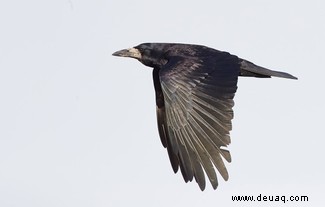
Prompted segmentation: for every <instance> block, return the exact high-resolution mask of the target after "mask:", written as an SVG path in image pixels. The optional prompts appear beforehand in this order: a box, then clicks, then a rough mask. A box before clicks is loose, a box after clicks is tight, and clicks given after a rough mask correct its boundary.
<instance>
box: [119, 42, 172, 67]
mask: <svg viewBox="0 0 325 207" xmlns="http://www.w3.org/2000/svg"><path fill="white" fill-rule="evenodd" d="M165 45H166V44H163V43H143V44H140V45H138V46H135V47H132V48H129V49H124V50H119V51H117V52H114V53H113V55H114V56H120V57H130V58H135V59H137V60H139V61H140V62H141V63H142V64H144V65H146V66H149V67H161V66H162V65H164V64H166V63H167V62H168V59H167V56H166V51H165V50H164V48H165Z"/></svg>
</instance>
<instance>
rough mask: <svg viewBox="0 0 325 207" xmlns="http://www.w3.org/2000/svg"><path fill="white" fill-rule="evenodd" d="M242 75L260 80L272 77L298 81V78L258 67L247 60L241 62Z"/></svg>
mask: <svg viewBox="0 0 325 207" xmlns="http://www.w3.org/2000/svg"><path fill="white" fill-rule="evenodd" d="M240 75H241V76H253V77H259V78H270V77H271V76H274V77H280V78H289V79H298V78H297V77H295V76H293V75H291V74H289V73H285V72H280V71H274V70H269V69H267V68H263V67H261V66H257V65H255V64H254V63H252V62H249V61H247V60H243V59H242V60H241V62H240Z"/></svg>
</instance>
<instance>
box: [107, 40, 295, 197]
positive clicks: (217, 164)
mask: <svg viewBox="0 0 325 207" xmlns="http://www.w3.org/2000/svg"><path fill="white" fill-rule="evenodd" d="M112 55H113V56H119V57H129V58H134V59H137V60H138V61H140V62H141V63H142V64H144V65H145V66H148V67H151V68H153V84H154V90H155V98H156V114H157V124H158V132H159V137H160V140H161V143H162V145H163V146H164V147H165V148H166V149H167V153H168V156H169V160H170V163H171V166H172V169H173V171H174V173H177V172H178V170H179V169H180V171H181V174H182V176H183V178H184V181H185V182H186V183H187V182H189V181H193V178H194V179H195V181H196V182H197V184H198V186H199V188H200V189H201V191H204V190H205V187H206V179H205V178H206V177H207V178H208V179H209V181H210V183H211V185H212V187H213V189H216V188H217V187H218V179H217V173H216V172H217V171H218V172H219V174H220V175H221V177H222V178H223V179H224V180H225V181H227V180H228V178H229V174H228V171H227V169H226V166H225V162H224V161H227V162H228V163H230V162H231V160H232V158H231V155H230V152H229V150H228V149H227V146H228V145H229V144H230V142H231V140H230V131H231V130H232V123H231V121H232V119H233V117H234V113H233V106H234V100H233V99H234V96H235V93H236V91H237V81H238V77H239V76H244V77H256V78H270V77H280V78H287V79H297V77H295V76H293V75H291V74H288V73H285V72H280V71H274V70H270V69H267V68H264V67H261V66H258V65H255V64H254V63H252V62H250V61H247V60H245V59H242V58H239V57H237V56H236V55H232V54H230V53H229V52H225V51H219V50H216V49H213V48H210V47H207V46H203V45H195V44H184V43H142V44H140V45H138V46H135V47H132V48H129V49H123V50H119V51H117V52H114V53H113V54H112Z"/></svg>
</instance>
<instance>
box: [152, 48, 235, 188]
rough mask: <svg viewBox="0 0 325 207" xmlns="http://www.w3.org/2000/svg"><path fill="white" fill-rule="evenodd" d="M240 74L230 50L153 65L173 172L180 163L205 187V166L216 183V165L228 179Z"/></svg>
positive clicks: (186, 174)
mask: <svg viewBox="0 0 325 207" xmlns="http://www.w3.org/2000/svg"><path fill="white" fill-rule="evenodd" d="M238 74H239V63H238V58H237V57H236V56H232V55H230V54H229V53H225V52H220V53H218V55H216V56H215V57H214V56H213V57H202V58H200V59H193V58H192V59H186V58H171V59H170V60H169V62H168V63H167V64H166V65H165V66H164V67H163V68H161V69H160V70H159V71H158V70H157V69H155V70H154V82H155V88H156V98H157V99H156V100H157V118H158V128H159V134H160V138H161V141H162V143H163V145H164V147H167V150H168V154H169V157H170V161H171V164H172V167H173V169H174V172H177V170H178V166H180V169H181V172H182V175H183V177H184V180H185V182H188V181H192V179H193V177H194V178H195V180H196V182H197V183H198V185H199V186H200V188H201V190H204V188H205V177H204V171H205V172H206V174H207V176H208V178H209V180H210V182H211V184H212V186H213V188H214V189H216V188H217V186H218V181H217V176H216V172H215V169H214V166H215V167H216V168H217V169H218V171H219V173H220V174H221V176H222V177H223V178H224V180H228V172H227V169H226V167H225V165H224V162H223V159H222V158H221V157H223V158H224V159H225V160H227V161H228V162H231V156H230V153H229V151H228V150H227V149H225V147H226V146H227V145H228V144H229V143H230V136H229V131H230V130H231V127H232V126H231V120H232V118H233V110H232V107H233V106H234V101H233V97H234V95H235V92H236V90H237V79H238ZM157 78H159V82H160V85H159V82H158V80H157ZM155 79H156V81H155ZM202 167H203V169H202ZM203 170H204V171H203Z"/></svg>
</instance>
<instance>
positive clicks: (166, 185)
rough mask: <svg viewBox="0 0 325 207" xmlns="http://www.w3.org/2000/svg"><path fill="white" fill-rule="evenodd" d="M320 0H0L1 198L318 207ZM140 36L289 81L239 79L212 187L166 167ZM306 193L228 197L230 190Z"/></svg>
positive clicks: (3, 202) (39, 202)
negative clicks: (225, 151) (226, 57)
mask: <svg viewBox="0 0 325 207" xmlns="http://www.w3.org/2000/svg"><path fill="white" fill-rule="evenodd" d="M324 11H325V2H324V1H323V0H310V1H293V0H292V1H285V0H272V1H271V0H270V1H257V0H247V1H174V0H164V1H149V0H148V1H144V0H138V1H131V0H130V1H123V0H121V1H112V0H93V1H86V0H79V1H78V0H56V1H44V0H29V1H23V0H20V1H19V0H17V1H1V2H0V206H2V207H7V206H10V207H16V206H17V207H18V206H24V207H38V206H39V207H41V206H42V207H43V206H46V207H52V206H53V207H54V206H60V207H64V206H67V207H71V206H80V207H83V206H96V207H97V206H98V207H101V206H266V205H267V206H324V203H325V199H324V187H325V186H324V183H325V182H324V174H325V168H324V156H325V153H324V144H325V142H324V139H325V136H324V115H325V112H324V104H325V101H324V87H325V84H324V80H323V78H324V75H325V72H324V71H325V68H324V63H323V61H324V48H325V13H324ZM142 42H183V43H196V44H202V45H207V46H210V47H213V48H216V49H219V50H225V51H229V52H231V53H233V54H236V55H238V56H239V57H242V58H245V59H247V60H250V61H252V62H254V63H256V64H258V65H261V66H264V67H268V68H270V69H275V70H281V71H285V72H289V73H291V74H293V75H295V76H297V77H298V78H299V80H298V81H294V80H286V79H280V78H272V79H256V78H240V79H239V82H238V87H239V88H238V91H237V93H236V97H235V103H236V105H235V107H234V111H235V118H234V120H233V130H232V132H231V137H232V144H231V145H230V147H229V149H230V151H231V153H232V157H233V162H232V163H231V164H228V165H227V167H228V170H229V173H230V179H229V181H227V182H224V181H223V180H222V179H221V178H220V176H219V181H220V183H219V187H218V189H217V190H216V191H214V190H212V187H211V186H210V184H209V183H208V184H207V187H206V190H205V191H204V192H201V191H200V189H199V187H198V186H197V184H196V183H195V182H192V183H188V184H185V183H184V181H183V178H182V177H181V175H180V174H179V173H178V174H176V175H174V173H173V172H172V169H171V166H170V164H169V160H168V156H167V152H166V150H165V149H164V148H163V147H162V145H161V143H160V139H159V137H158V130H157V126H156V114H155V100H154V90H153V84H152V70H151V69H150V68H147V67H145V66H143V65H142V64H140V63H139V62H137V61H135V60H133V59H124V58H117V57H113V56H111V54H112V53H113V52H115V51H117V50H120V49H124V48H128V47H131V46H135V45H138V44H140V43H142ZM259 194H262V195H263V196H264V195H266V196H277V195H279V196H284V195H285V196H291V195H293V196H301V195H307V196H308V197H309V201H308V202H287V203H285V204H284V203H282V202H274V201H273V202H234V201H232V200H231V196H233V195H253V196H258V195H259Z"/></svg>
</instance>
